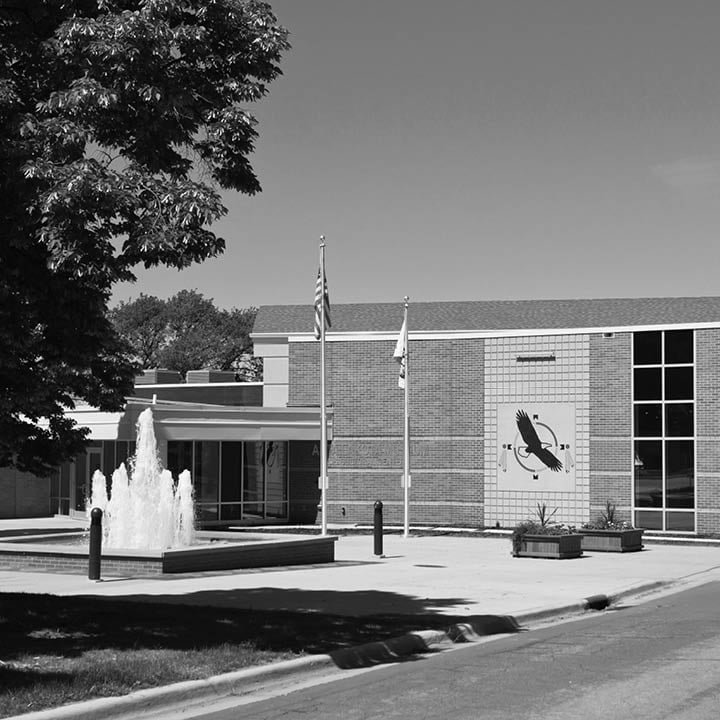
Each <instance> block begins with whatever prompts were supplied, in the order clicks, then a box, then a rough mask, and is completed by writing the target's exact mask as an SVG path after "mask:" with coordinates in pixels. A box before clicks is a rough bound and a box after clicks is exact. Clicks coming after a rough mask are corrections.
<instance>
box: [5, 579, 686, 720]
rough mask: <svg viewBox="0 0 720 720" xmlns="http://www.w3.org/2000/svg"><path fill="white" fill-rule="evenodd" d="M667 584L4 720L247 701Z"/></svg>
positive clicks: (87, 719)
mask: <svg viewBox="0 0 720 720" xmlns="http://www.w3.org/2000/svg"><path fill="white" fill-rule="evenodd" d="M673 584H675V583H674V582H673V581H657V582H649V583H645V584H643V585H638V586H635V587H632V588H628V589H627V590H623V591H621V592H619V593H615V594H613V595H603V594H600V595H592V596H590V597H587V598H584V599H582V600H580V601H577V602H573V603H568V604H567V605H562V606H555V607H549V608H544V609H539V610H532V611H529V612H525V613H520V614H517V615H504V616H503V615H496V616H487V618H485V619H484V620H483V622H481V623H478V622H477V621H476V622H475V623H473V622H472V621H471V620H470V621H468V622H466V623H456V624H453V625H451V626H449V627H448V629H447V630H417V631H414V632H409V633H406V634H404V635H400V636H398V637H395V638H390V639H388V640H383V641H376V642H371V643H366V644H364V645H358V646H355V647H352V648H344V649H341V650H334V651H332V652H331V653H328V654H323V655H309V656H307V657H301V658H296V659H292V660H281V661H279V662H276V663H271V664H270V665H261V666H259V667H253V668H248V669H244V670H236V671H234V672H230V673H224V674H222V675H214V676H212V677H209V678H206V679H203V680H186V681H184V682H179V683H173V684H172V685H165V686H163V687H158V688H148V689H145V690H138V691H136V692H133V693H130V694H128V695H123V696H120V697H107V698H97V699H95V700H87V701H84V702H79V703H72V704H70V705H63V706H61V707H58V708H48V709H46V710H37V711H34V712H29V713H24V714H22V715H13V716H11V717H7V718H5V720H108V719H109V718H113V717H114V718H118V719H120V718H122V717H137V716H140V715H141V714H142V713H149V712H158V711H161V709H162V708H163V707H166V708H167V709H168V711H170V710H171V708H172V707H173V706H176V705H179V704H183V705H184V706H185V707H187V706H188V705H191V704H194V705H197V704H199V703H201V702H205V701H207V700H210V701H212V700H220V699H222V698H224V697H228V696H229V695H233V694H234V695H237V696H242V695H248V694H250V693H251V692H253V690H255V689H257V688H258V686H261V685H263V684H266V683H267V682H271V681H273V680H279V679H281V678H283V677H288V676H292V677H293V678H301V677H302V676H304V675H310V674H311V673H313V672H319V671H323V672H324V673H337V674H340V673H342V671H343V670H349V669H358V668H369V667H373V666H378V665H382V664H390V663H394V662H399V661H402V659H403V658H408V657H411V656H413V655H417V654H419V653H424V652H428V651H432V650H433V649H434V648H437V649H442V646H452V645H455V644H460V643H471V642H478V641H479V640H480V639H481V638H483V637H487V636H489V635H493V634H498V633H511V632H519V631H521V630H523V629H524V628H523V627H522V626H523V625H525V624H528V623H531V622H537V621H538V620H545V619H549V618H552V617H557V616H559V615H567V614H576V613H582V612H586V611H588V610H603V609H605V608H607V607H609V606H610V605H612V604H614V603H616V602H618V601H619V600H621V599H622V598H624V597H628V596H632V595H638V594H641V593H644V592H649V591H651V590H657V589H659V588H661V587H667V586H670V585H673ZM488 618H490V619H488Z"/></svg>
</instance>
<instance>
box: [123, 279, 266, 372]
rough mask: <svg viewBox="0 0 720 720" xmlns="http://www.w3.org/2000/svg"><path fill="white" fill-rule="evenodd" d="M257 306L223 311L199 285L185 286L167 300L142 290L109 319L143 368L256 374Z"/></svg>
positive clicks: (258, 369) (259, 370)
mask: <svg viewBox="0 0 720 720" xmlns="http://www.w3.org/2000/svg"><path fill="white" fill-rule="evenodd" d="M256 314H257V309H256V308H246V309H244V310H238V309H237V308H233V309H232V310H221V309H219V308H217V307H216V306H215V303H214V302H213V301H212V300H210V299H208V298H206V297H204V296H203V295H202V294H201V293H199V292H197V291H195V290H181V291H180V292H179V293H177V294H176V295H174V296H173V297H171V298H170V299H169V300H167V301H163V300H160V299H159V298H156V297H153V296H148V295H142V294H141V295H140V297H138V298H137V299H136V300H131V301H127V302H121V303H120V304H119V305H118V306H117V307H116V308H113V310H111V312H110V318H111V320H112V322H113V323H114V325H115V328H116V330H117V331H118V333H119V334H120V336H121V337H122V339H123V340H125V341H126V342H127V343H128V344H129V345H130V347H131V348H132V351H133V355H134V357H135V358H137V359H138V360H139V361H140V362H141V363H142V365H143V367H145V368H151V367H164V368H168V369H170V370H177V371H179V372H180V373H181V374H182V375H185V373H186V372H187V371H188V370H200V369H204V368H211V369H215V370H235V371H236V372H238V373H239V374H242V375H243V379H257V377H258V376H259V373H260V372H261V367H260V365H259V363H258V362H257V360H256V359H253V358H252V340H251V339H250V332H251V330H252V326H253V323H254V322H255V315H256Z"/></svg>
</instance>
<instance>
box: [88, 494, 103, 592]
mask: <svg viewBox="0 0 720 720" xmlns="http://www.w3.org/2000/svg"><path fill="white" fill-rule="evenodd" d="M102 515H103V511H102V510H101V509H100V508H97V507H96V508H93V509H92V511H91V512H90V554H89V561H88V580H99V579H100V555H101V552H102Z"/></svg>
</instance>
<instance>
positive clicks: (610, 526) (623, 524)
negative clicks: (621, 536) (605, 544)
mask: <svg viewBox="0 0 720 720" xmlns="http://www.w3.org/2000/svg"><path fill="white" fill-rule="evenodd" d="M615 511H616V506H615V503H614V502H613V501H612V500H606V501H605V510H604V511H603V512H601V513H600V515H598V517H597V518H595V520H591V521H590V522H586V523H584V524H583V526H582V527H583V529H585V530H632V529H633V525H632V523H629V522H627V520H617V518H616V516H615Z"/></svg>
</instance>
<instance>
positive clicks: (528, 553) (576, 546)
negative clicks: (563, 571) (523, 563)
mask: <svg viewBox="0 0 720 720" xmlns="http://www.w3.org/2000/svg"><path fill="white" fill-rule="evenodd" d="M582 551H583V549H582V535H580V534H579V533H573V534H571V535H532V534H531V533H526V534H525V535H523V537H522V540H521V541H520V550H519V552H518V553H517V557H537V558H553V559H556V560H567V559H569V558H578V557H580V556H581V555H582Z"/></svg>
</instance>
